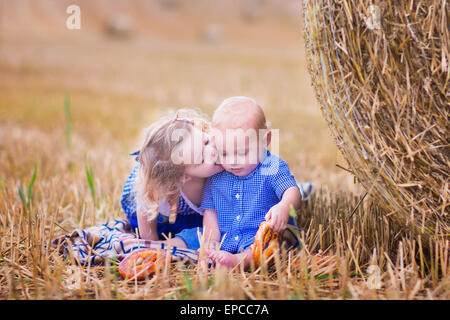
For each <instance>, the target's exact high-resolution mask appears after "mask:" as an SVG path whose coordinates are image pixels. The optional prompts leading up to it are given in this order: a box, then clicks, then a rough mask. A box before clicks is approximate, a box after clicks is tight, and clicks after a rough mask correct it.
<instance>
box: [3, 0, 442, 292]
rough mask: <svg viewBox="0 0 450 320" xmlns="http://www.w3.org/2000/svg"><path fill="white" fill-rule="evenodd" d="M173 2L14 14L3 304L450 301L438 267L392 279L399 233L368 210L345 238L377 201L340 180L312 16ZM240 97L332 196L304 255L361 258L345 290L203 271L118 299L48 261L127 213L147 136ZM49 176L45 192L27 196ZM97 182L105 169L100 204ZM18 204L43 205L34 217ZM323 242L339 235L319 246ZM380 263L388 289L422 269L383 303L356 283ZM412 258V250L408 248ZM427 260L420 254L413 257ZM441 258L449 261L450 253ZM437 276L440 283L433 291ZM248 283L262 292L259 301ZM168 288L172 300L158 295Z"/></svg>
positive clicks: (6, 27) (46, 6)
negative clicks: (67, 243) (147, 131)
mask: <svg viewBox="0 0 450 320" xmlns="http://www.w3.org/2000/svg"><path fill="white" fill-rule="evenodd" d="M170 2H172V1H157V0H152V1H151V0H149V1H144V0H141V1H134V2H132V3H133V5H131V2H128V1H106V0H105V1H100V0H97V1H92V0H90V1H88V0H84V1H81V0H79V1H75V0H73V1H61V0H47V1H46V0H39V1H32V0H28V1H27V0H17V1H5V0H0V212H1V215H0V218H1V221H0V228H1V233H2V241H1V246H0V250H1V256H0V259H1V260H0V286H1V289H0V298H33V297H41V298H52V297H54V298H77V297H87V298H99V297H100V298H102V297H103V298H105V297H106V298H111V297H112V298H114V297H119V298H139V297H151V298H170V297H172V298H205V297H212V298H230V297H234V298H236V297H237V298H271V297H272V298H282V299H285V298H318V297H323V298H326V297H329V298H351V297H353V298H364V297H370V298H379V297H383V296H385V295H386V296H388V297H390V298H396V297H397V298H408V297H411V298H417V297H419V296H420V297H429V298H436V297H441V298H442V297H444V298H445V297H447V298H448V280H449V279H448V275H447V271H448V270H447V269H448V265H447V264H445V265H444V266H443V267H441V268H442V270H440V269H439V267H438V265H439V263H440V262H436V264H435V265H434V269H433V266H422V267H420V264H419V265H417V264H416V263H415V262H413V260H414V259H413V258H412V259H410V260H408V261H406V260H405V264H404V263H403V261H402V262H401V264H399V262H398V261H397V262H396V261H393V262H392V270H394V271H392V270H391V273H389V270H388V269H386V268H387V267H386V266H387V265H389V262H388V261H387V260H386V258H385V257H383V253H386V254H388V253H389V254H392V253H393V252H396V251H397V250H398V246H397V245H398V240H399V239H401V236H400V235H399V234H400V231H399V230H401V228H400V229H395V228H393V227H392V230H388V231H386V230H384V229H386V228H387V227H388V222H387V220H386V221H385V220H383V218H382V217H381V216H377V215H376V214H374V215H373V217H370V214H369V213H371V212H372V211H371V210H374V209H373V208H372V207H370V206H367V205H364V206H363V205H361V206H360V207H359V208H358V211H357V212H360V213H361V215H362V216H361V217H362V218H361V219H362V220H355V219H353V221H352V222H349V223H348V224H342V222H338V219H339V217H341V216H340V215H343V216H346V215H347V216H348V215H350V214H351V213H352V210H353V208H355V207H356V205H357V203H358V200H359V198H358V197H359V196H361V195H363V192H362V191H361V190H360V188H359V186H358V185H356V184H354V180H353V176H352V175H351V174H349V173H347V172H345V171H344V170H342V169H339V168H337V167H336V164H340V165H342V166H344V167H345V166H346V164H345V162H344V160H343V159H342V158H341V157H340V155H339V154H338V151H337V148H336V146H335V145H334V142H333V140H332V138H331V136H330V133H329V129H328V127H327V126H326V123H325V121H324V120H323V119H322V115H321V113H320V109H319V106H318V105H317V102H316V101H315V98H314V95H313V89H312V88H311V86H310V82H309V75H308V74H307V69H306V65H305V56H304V48H303V42H302V39H301V36H302V26H301V23H300V2H299V1H283V2H282V5H280V2H281V1H277V0H266V1H261V3H262V4H261V7H254V8H253V9H252V10H251V9H248V7H245V6H244V2H246V1H237V0H235V1H207V0H196V1H181V0H180V1H175V3H178V4H177V5H175V6H171V5H170V4H164V3H170ZM247 2H248V3H253V2H254V3H259V1H247ZM70 4H78V5H79V6H80V8H81V19H82V20H81V30H68V29H67V28H66V19H67V17H68V14H67V13H66V12H65V10H66V8H67V6H68V5H70ZM114 27H116V30H115V31H114V30H113V31H111V28H112V29H114ZM121 28H122V29H121ZM108 30H109V31H108ZM234 95H247V96H251V97H253V98H255V99H256V100H257V101H258V102H259V103H260V104H261V105H262V107H263V108H264V109H265V111H266V116H267V118H268V119H269V120H270V121H271V123H272V127H273V128H277V129H280V154H281V156H282V157H283V158H284V159H285V160H286V161H287V162H288V163H289V165H290V167H291V169H292V171H293V172H294V173H295V176H296V178H297V179H298V180H299V181H313V182H314V183H315V184H316V188H317V190H319V189H320V188H323V190H324V191H323V192H324V193H323V195H322V196H323V198H324V199H328V200H321V199H320V198H319V196H318V195H316V197H315V198H314V199H313V201H312V202H311V204H309V206H310V207H309V209H307V208H304V209H305V218H304V219H303V220H302V223H303V226H304V227H305V230H307V234H306V235H305V236H306V237H307V239H306V240H305V241H307V242H308V241H309V242H310V249H311V250H318V249H320V248H321V249H323V250H325V249H327V248H328V247H329V246H332V245H336V243H338V242H339V241H338V240H336V239H341V240H342V245H343V246H344V247H345V246H347V244H348V243H349V244H350V246H348V247H346V248H341V249H342V250H343V251H342V256H343V257H345V259H347V260H346V261H347V262H346V263H345V265H343V267H342V270H341V271H342V272H341V275H344V276H343V278H342V277H341V278H338V279H337V280H333V279H332V278H330V279H328V280H324V281H326V282H325V284H320V283H319V284H317V283H316V282H314V281H317V280H313V282H308V281H309V280H308V281H305V280H304V278H302V277H304V276H305V275H306V273H305V274H301V275H300V276H299V277H300V279H303V280H301V281H300V283H298V285H297V286H295V285H292V279H291V278H289V277H292V275H291V274H290V273H289V274H288V273H285V272H288V271H286V270H283V273H281V274H278V278H277V276H273V275H267V274H262V275H256V276H255V277H254V278H252V277H253V276H252V275H248V274H247V275H246V274H245V273H243V274H240V275H237V276H236V278H235V279H234V280H232V281H231V282H229V283H228V287H227V286H224V285H223V283H221V282H220V281H219V280H218V279H221V277H222V278H223V277H226V276H225V275H223V274H217V275H213V278H214V277H215V276H217V278H215V279H216V282H215V285H216V286H214V285H212V284H205V283H202V282H201V281H200V280H198V279H201V277H200V276H201V270H196V269H193V270H188V271H183V272H180V273H176V272H174V276H173V279H171V280H170V281H172V282H171V283H165V282H161V283H159V282H158V281H160V280H161V279H162V278H159V277H156V278H155V279H156V280H154V281H153V283H150V284H146V285H145V286H144V287H145V288H144V289H145V290H138V288H137V287H136V288H134V287H133V286H131V287H130V285H129V284H127V283H120V284H117V283H118V281H119V280H118V278H116V277H115V276H114V274H113V273H111V274H110V273H108V272H106V271H105V270H104V269H102V270H101V271H98V272H100V274H101V276H98V274H95V273H94V274H91V273H92V270H87V271H86V270H84V271H80V270H78V269H76V268H72V267H70V268H67V264H65V263H64V262H63V261H62V260H61V258H58V256H57V255H54V254H53V253H52V252H49V249H48V248H47V247H45V246H44V243H45V242H46V241H48V240H49V239H50V238H52V237H53V236H56V235H61V234H62V233H64V232H69V231H71V230H73V229H74V228H78V227H88V226H91V225H94V224H96V223H102V222H105V221H106V220H108V219H111V218H115V217H121V216H122V212H121V208H120V204H119V198H120V194H121V188H122V187H123V183H124V181H125V179H126V177H127V174H128V172H129V170H130V169H131V166H132V159H131V157H129V156H128V153H130V152H133V151H135V150H136V149H137V148H139V145H140V142H141V139H142V130H143V128H144V127H146V126H147V125H149V124H150V123H151V122H152V121H154V120H156V119H158V118H159V117H160V116H161V115H164V114H165V113H166V112H167V111H168V110H170V109H172V110H173V109H176V108H178V107H194V108H199V109H201V110H202V111H204V112H205V113H207V114H208V115H211V114H212V112H213V110H214V108H215V107H216V106H217V105H218V104H219V103H220V101H221V100H222V99H224V98H226V97H229V96H234ZM65 103H66V108H65ZM36 164H37V175H36V181H35V182H34V184H32V188H31V189H30V190H29V191H30V194H27V186H28V185H29V183H30V179H31V178H32V174H33V170H34V168H35V165H36ZM86 167H88V168H92V172H93V176H94V177H93V185H94V188H95V194H94V197H92V191H91V189H90V186H89V184H88V182H87V180H86ZM19 189H21V190H24V193H25V195H24V197H25V198H27V196H29V197H30V201H29V203H30V205H29V206H28V208H27V205H26V201H25V202H24V199H23V198H21V196H20V194H19V192H18V190H19ZM93 198H94V199H95V203H96V206H94V200H93ZM25 200H26V199H25ZM327 201H328V202H327ZM308 210H309V211H308ZM375 211H376V210H375ZM375 211H374V212H375ZM333 213H336V216H333ZM353 213H354V212H353ZM357 216H358V214H355V215H354V216H353V218H355V217H357ZM332 222H333V224H331V223H332ZM374 224H377V226H376V227H374V226H373V225H374ZM339 228H342V231H341V229H339ZM347 228H349V229H348V230H347ZM352 228H355V229H354V230H355V231H351V229H352ZM344 229H345V230H344ZM319 230H321V231H320V233H321V232H324V233H327V234H328V235H323V234H320V236H318V235H319ZM374 230H375V231H374ZM383 230H384V231H383ZM397 231H398V232H397ZM383 232H385V233H383ZM386 232H387V233H386ZM382 234H384V236H382ZM333 235H335V236H334V237H333ZM358 236H360V237H359V238H358ZM375 238H377V240H376V241H375V240H373V239H375ZM365 239H368V241H367V242H364V240H365ZM372 240H373V241H372ZM409 240H410V241H413V240H411V239H409ZM371 241H372V242H371ZM394 241H397V242H394ZM388 242H392V243H388ZM411 243H412V242H411ZM445 245H447V247H445ZM411 246H413V245H412V244H411ZM358 248H359V249H358ZM373 248H378V251H377V252H378V257H379V258H381V261H380V264H381V265H382V266H384V267H385V268H384V269H383V271H384V272H386V281H387V282H388V279H391V280H392V279H397V278H396V277H397V273H398V272H401V271H399V270H400V269H398V270H397V269H396V268H397V267H399V268H400V265H401V268H403V269H402V270H404V269H405V266H406V264H407V265H411V264H412V267H411V268H412V269H411V270H409V269H408V270H409V271H408V272H411V273H410V274H407V275H406V276H405V274H404V273H403V275H402V274H400V276H399V277H400V278H401V277H403V278H401V279H400V280H399V282H395V281H394V280H392V281H391V282H390V283H391V284H389V287H388V285H386V286H387V287H386V288H385V290H384V291H383V292H376V291H374V290H369V291H367V292H366V291H365V290H364V289H361V288H365V285H364V280H365V278H364V276H362V278H361V277H356V279H351V278H350V276H349V275H350V274H351V270H353V271H354V272H356V273H358V274H360V276H361V274H362V272H361V270H357V269H361V268H363V267H362V266H363V265H364V268H366V267H367V262H368V259H369V258H370V257H371V256H372V254H373ZM402 248H403V249H402V250H407V248H406V244H405V246H404V247H402ZM439 248H448V243H447V244H443V245H442V246H439ZM334 249H336V248H334ZM353 250H354V251H353ZM417 250H418V248H416V247H415V249H414V251H413V253H410V252H409V251H408V252H409V253H408V254H411V255H412V257H415V254H416V253H418V252H419V251H417ZM406 253H407V251H405V256H406ZM347 255H348V256H347ZM352 255H353V256H354V259H353V258H351V256H352ZM355 255H356V256H355ZM433 257H434V258H433V259H436V261H438V260H439V259H441V260H446V259H447V256H443V255H441V254H440V253H439V250H438V251H437V253H436V254H435V255H434V256H433ZM360 258H361V259H362V261H363V262H361V261H359V259H360ZM355 259H356V261H355ZM399 261H400V260H399ZM421 261H422V260H421ZM439 261H440V260H439ZM406 262H408V263H406ZM445 262H446V261H445ZM360 264H361V265H360ZM173 268H175V269H176V268H177V267H176V266H173ZM416 268H417V269H416ZM429 269H432V270H434V271H432V272H434V273H432V275H430V276H427V275H426V274H424V272H425V270H429ZM64 270H65V271H64ZM68 270H69V271H70V272H72V274H74V275H76V277H78V276H79V277H78V278H76V279H78V280H77V281H78V282H77V281H75V280H74V281H75V282H77V283H78V287H77V288H76V290H75V289H74V288H73V287H72V288H71V287H70V286H64V285H62V284H61V279H66V280H67V279H68V278H70V275H67V274H66V273H67V272H69V271H68ZM364 270H365V269H364ZM96 272H97V271H96ZM185 272H191V273H192V274H193V275H192V277H194V278H195V277H197V278H195V279H197V280H198V281H197V282H194V289H195V288H197V289H198V288H200V289H198V290H197V291H196V290H194V289H192V288H191V289H192V290H191V289H190V287H189V285H188V284H189V282H186V281H187V280H186V279H187V278H186V277H185V275H186V274H187V273H185ZM280 272H281V271H280ZM281 275H283V276H284V275H286V277H282V276H281ZM73 277H75V276H73ZM109 277H112V278H114V281H110V280H111V279H110V278H109ZM240 277H250V278H251V279H247V280H246V281H247V282H245V281H244V282H243V283H244V287H245V288H241V285H242V283H240V282H239V280H238V279H241V278H240ZM405 277H406V278H405ZM441 278H443V279H444V280H442V281H441ZM258 279H259V280H258ZM261 279H262V280H261ZM277 279H278V280H277ZM281 279H284V280H281ZM287 279H291V280H289V281H288V280H287ZM402 279H403V280H402ZM405 279H406V280H405ZM420 279H423V280H420ZM419 280H420V281H419ZM161 281H162V280H161ZM258 281H260V282H258ZM267 281H269V284H267V283H266V284H265V282H267ZM270 281H273V283H272V284H270ZM318 281H321V280H320V279H319V280H318ZM352 281H353V282H352ZM402 281H403V282H402ZM155 283H156V284H158V285H159V286H158V288H159V289H158V290H152V285H154V284H155ZM294 283H295V282H294ZM349 283H350V286H349V285H348V284H349ZM352 283H353V284H352ZM80 284H81V286H82V288H81V289H80V286H79V285H80ZM247 284H248V285H247ZM102 286H103V287H104V286H107V288H110V289H111V290H110V291H108V290H106V291H105V293H102V294H105V295H104V296H102V294H99V293H98V292H97V290H98V288H101V287H102ZM111 286H113V287H114V286H116V287H114V288H115V289H114V288H113V287H111ZM321 286H324V288H325V287H326V289H323V288H322V289H321ZM358 286H361V288H359V287H358ZM397 287H398V288H397ZM210 288H212V289H210ZM330 288H331V289H330ZM397 289H398V290H397ZM80 290H81V291H80ZM189 290H191V291H189ZM208 290H209V291H208ZM427 290H428V291H427ZM114 292H115V293H114ZM211 292H213V294H211ZM262 292H266V293H265V294H263V293H262Z"/></svg>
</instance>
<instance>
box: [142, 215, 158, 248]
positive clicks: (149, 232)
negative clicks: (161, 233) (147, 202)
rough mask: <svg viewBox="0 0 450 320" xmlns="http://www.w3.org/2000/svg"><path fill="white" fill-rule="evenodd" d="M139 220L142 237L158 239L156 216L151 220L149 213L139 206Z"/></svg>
mask: <svg viewBox="0 0 450 320" xmlns="http://www.w3.org/2000/svg"><path fill="white" fill-rule="evenodd" d="M137 221H138V228H139V235H140V237H141V239H145V240H158V232H157V231H156V218H155V219H153V220H150V221H149V220H148V215H147V214H146V213H144V212H143V211H142V210H140V209H139V208H138V209H137Z"/></svg>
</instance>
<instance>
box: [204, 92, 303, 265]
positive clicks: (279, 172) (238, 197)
mask: <svg viewBox="0 0 450 320" xmlns="http://www.w3.org/2000/svg"><path fill="white" fill-rule="evenodd" d="M212 127H213V136H214V140H215V143H216V147H217V151H218V154H219V158H220V159H219V160H220V162H221V163H222V166H223V167H224V169H225V170H224V171H222V172H221V173H218V174H216V175H214V176H213V177H211V178H210V179H208V181H207V183H206V185H205V189H204V190H205V191H204V194H203V201H202V205H201V207H202V209H204V210H205V211H204V218H203V234H204V236H205V239H211V241H210V244H212V245H210V247H209V249H208V250H207V253H208V255H209V257H210V258H211V259H212V260H213V261H214V262H216V263H217V264H222V265H225V266H227V267H233V266H235V265H236V264H238V263H243V264H244V266H248V265H249V264H250V262H251V258H252V255H251V248H250V246H251V244H252V243H253V242H254V238H255V235H256V232H257V231H258V228H259V225H260V224H261V223H262V222H263V221H264V220H270V225H271V228H272V229H273V230H274V231H276V232H280V231H283V230H284V229H285V228H286V225H287V224H288V223H289V224H292V225H295V220H294V219H293V218H292V217H291V218H290V216H289V209H290V205H292V206H293V207H294V209H298V207H299V206H300V201H301V193H300V190H299V188H298V186H297V183H296V181H295V179H294V176H293V175H292V174H291V172H290V170H289V166H288V165H287V164H286V162H284V161H283V160H281V159H280V158H279V157H277V156H275V155H273V154H271V153H270V152H269V150H268V149H267V147H268V146H269V144H270V142H271V137H272V132H271V131H270V130H269V128H268V126H267V124H266V118H265V115H264V112H263V110H262V108H261V107H260V106H259V105H258V104H257V103H256V101H255V100H253V99H252V98H248V97H232V98H228V99H226V100H224V101H223V102H222V103H221V104H220V106H219V107H218V108H217V109H216V111H215V112H214V115H213V119H212ZM217 243H221V246H220V250H216V249H214V248H215V247H216V244H217Z"/></svg>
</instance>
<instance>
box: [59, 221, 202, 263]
mask: <svg viewBox="0 0 450 320" xmlns="http://www.w3.org/2000/svg"><path fill="white" fill-rule="evenodd" d="M52 246H54V247H59V249H60V251H61V252H62V253H63V254H64V256H65V257H68V255H71V256H72V257H73V258H74V259H75V260H76V262H78V263H79V264H81V265H100V264H103V263H104V262H105V260H106V259H116V260H118V261H121V260H123V259H124V258H125V257H126V256H127V255H128V254H130V253H131V252H132V251H134V250H138V249H142V248H150V249H167V248H166V245H165V244H163V243H151V241H149V240H143V239H139V238H138V237H137V236H136V234H135V233H134V232H133V230H132V229H131V226H130V223H129V222H128V220H126V219H114V220H111V221H108V222H106V223H104V224H101V225H98V226H93V227H90V228H87V229H75V230H74V231H73V232H72V233H71V234H66V235H63V236H60V237H58V238H56V239H54V240H53V241H52ZM170 250H171V254H172V258H175V259H181V260H188V261H191V262H194V263H197V262H198V252H197V251H194V250H189V249H184V248H183V249H182V248H177V247H170Z"/></svg>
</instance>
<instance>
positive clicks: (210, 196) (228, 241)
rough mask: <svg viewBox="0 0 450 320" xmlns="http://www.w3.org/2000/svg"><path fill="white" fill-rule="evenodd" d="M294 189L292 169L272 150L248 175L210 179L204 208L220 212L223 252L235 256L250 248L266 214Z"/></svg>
mask: <svg viewBox="0 0 450 320" xmlns="http://www.w3.org/2000/svg"><path fill="white" fill-rule="evenodd" d="M293 186H295V187H297V183H296V181H295V178H294V176H293V175H292V174H291V172H290V170H289V166H288V165H287V163H286V162H284V161H283V160H282V159H280V158H279V157H277V156H275V155H272V154H271V153H270V152H269V150H266V156H265V158H264V159H263V160H262V161H261V162H260V163H259V165H258V166H257V167H256V168H255V170H253V171H252V172H251V173H250V174H249V175H247V176H244V177H239V176H235V175H234V174H232V173H230V172H228V171H222V172H220V173H218V174H216V175H214V176H212V177H211V178H210V179H208V180H207V182H206V184H205V190H204V193H203V201H202V205H201V208H202V209H213V210H216V212H217V218H218V222H219V230H220V232H221V240H223V243H222V247H221V249H222V250H225V251H228V252H231V253H237V252H241V251H242V250H245V249H247V248H248V247H249V246H250V245H251V244H252V243H253V242H254V239H255V235H256V232H257V231H258V228H259V225H260V224H261V223H262V222H263V221H264V220H265V219H264V217H265V215H266V213H267V212H268V211H269V209H270V208H271V207H273V206H274V205H276V204H277V203H278V202H279V201H280V200H281V197H282V195H283V192H284V191H285V190H286V189H288V188H290V187H293Z"/></svg>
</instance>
